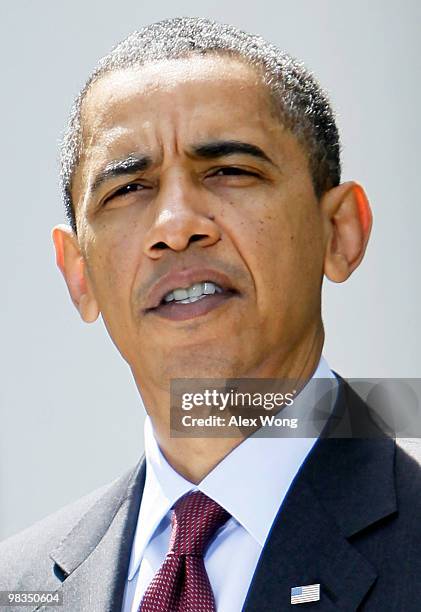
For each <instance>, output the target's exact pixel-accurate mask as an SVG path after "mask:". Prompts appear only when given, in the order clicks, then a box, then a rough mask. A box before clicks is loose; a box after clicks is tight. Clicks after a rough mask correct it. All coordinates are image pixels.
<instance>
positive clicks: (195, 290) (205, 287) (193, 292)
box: [164, 281, 222, 304]
mask: <svg viewBox="0 0 421 612" xmlns="http://www.w3.org/2000/svg"><path fill="white" fill-rule="evenodd" d="M212 293H222V289H221V287H219V285H215V283H211V282H210V281H205V282H203V283H194V284H193V285H190V287H187V288H186V289H183V288H177V289H174V290H173V291H170V292H169V293H167V294H166V295H165V296H164V301H165V302H172V300H175V301H177V302H178V301H180V302H182V303H185V304H187V303H190V302H195V301H196V300H200V299H201V298H202V297H204V296H205V295H211V294H212Z"/></svg>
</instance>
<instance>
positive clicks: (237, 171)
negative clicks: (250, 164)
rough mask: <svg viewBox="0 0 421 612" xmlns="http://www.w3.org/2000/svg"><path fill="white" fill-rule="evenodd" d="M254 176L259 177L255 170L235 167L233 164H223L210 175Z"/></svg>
mask: <svg viewBox="0 0 421 612" xmlns="http://www.w3.org/2000/svg"><path fill="white" fill-rule="evenodd" d="M242 175H245V176H256V177H259V174H258V173H257V172H252V171H251V170H245V169H244V168H237V167H235V166H224V167H223V168H217V170H215V171H214V172H213V173H212V174H211V175H210V176H211V177H212V176H242Z"/></svg>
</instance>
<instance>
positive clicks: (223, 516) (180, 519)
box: [170, 491, 230, 556]
mask: <svg viewBox="0 0 421 612" xmlns="http://www.w3.org/2000/svg"><path fill="white" fill-rule="evenodd" d="M229 518H230V514H229V513H228V512H227V511H226V510H224V508H221V506H220V505H219V504H217V503H216V502H215V501H213V499H211V498H210V497H208V496H207V495H205V494H204V493H202V492H201V491H192V492H190V493H186V495H183V497H180V499H179V500H178V501H177V503H176V504H175V506H174V510H173V514H172V532H171V541H170V551H171V552H172V553H175V554H176V555H200V556H203V555H204V553H205V550H206V548H207V546H208V545H209V543H210V541H211V539H212V537H213V536H214V534H215V533H216V531H217V530H218V529H219V528H220V527H222V525H223V524H224V523H226V521H227V520H228V519H229Z"/></svg>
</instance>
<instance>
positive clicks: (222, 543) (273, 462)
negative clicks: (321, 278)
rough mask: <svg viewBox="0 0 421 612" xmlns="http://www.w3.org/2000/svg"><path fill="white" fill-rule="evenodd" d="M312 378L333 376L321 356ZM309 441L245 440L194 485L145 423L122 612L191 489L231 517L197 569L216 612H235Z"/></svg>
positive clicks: (304, 400)
mask: <svg viewBox="0 0 421 612" xmlns="http://www.w3.org/2000/svg"><path fill="white" fill-rule="evenodd" d="M313 378H333V379H334V378H335V376H334V374H333V372H332V371H331V370H330V369H329V367H328V365H327V363H326V361H325V359H324V358H323V357H322V358H321V359H320V362H319V365H318V367H317V369H316V371H315V372H314V374H313ZM305 392H306V387H304V389H303V390H302V391H301V392H300V394H299V395H298V396H297V400H298V399H300V400H301V407H304V409H305V410H306V411H307V414H308V413H309V412H310V411H311V408H312V405H314V398H313V399H312V398H310V397H309V396H308V394H307V396H306V393H305ZM297 400H296V401H297ZM294 414H295V412H294ZM260 433H261V432H260ZM316 439H317V438H316V437H306V438H290V437H258V436H255V435H252V436H249V437H248V438H246V439H245V440H244V441H243V442H241V444H239V445H238V446H237V447H235V448H234V449H233V450H232V451H231V452H230V453H229V454H228V455H227V456H226V457H225V458H224V459H223V460H222V461H221V462H220V463H219V464H218V465H217V466H216V467H215V468H214V469H213V470H212V471H211V472H209V474H208V475H207V476H206V477H205V478H204V479H203V480H202V481H201V482H200V483H199V484H198V485H194V484H193V483H191V482H189V481H188V480H186V479H185V478H183V476H181V475H180V474H179V473H178V472H176V471H175V470H174V469H173V468H172V467H171V465H170V464H169V463H168V462H167V461H166V459H165V457H164V456H163V454H162V452H161V451H160V449H159V446H158V444H157V442H156V439H155V437H154V434H153V429H152V424H151V421H150V419H149V417H147V418H146V421H145V457H146V481H145V488H144V492H143V496H142V502H141V505H140V510H139V517H138V522H137V528H136V532H135V537H134V541H133V547H132V553H131V559H130V565H129V572H128V577H127V582H126V589H125V594H124V600H123V612H137V610H138V608H139V605H140V602H141V599H142V596H143V594H144V592H145V590H146V589H147V587H148V585H149V583H150V582H151V580H152V578H153V577H154V575H155V574H156V572H157V571H158V570H159V568H160V566H161V565H162V562H163V561H164V559H165V556H166V554H167V551H168V544H169V540H170V533H171V508H172V506H173V505H174V504H175V502H176V501H177V500H178V499H179V498H180V497H181V496H182V495H184V494H185V493H187V492H188V491H196V490H199V491H202V492H203V493H205V494H206V495H207V496H208V497H211V498H212V499H213V500H215V501H216V502H217V503H219V504H220V505H221V506H222V507H223V508H225V510H227V511H228V512H229V513H230V515H231V518H230V519H229V520H228V521H227V523H226V524H225V525H224V526H223V527H222V528H221V529H220V530H219V531H218V533H217V535H216V537H215V538H214V540H213V541H212V542H211V544H210V546H209V547H208V549H207V551H206V554H205V557H204V563H205V567H206V571H207V573H208V576H209V580H210V584H211V586H212V591H213V593H214V597H215V602H216V607H217V610H218V612H240V610H241V609H242V607H243V605H244V601H245V598H246V595H247V591H248V589H249V586H250V583H251V580H252V578H253V574H254V571H255V569H256V565H257V562H258V560H259V557H260V554H261V552H262V548H263V546H264V544H265V541H266V538H267V536H268V534H269V531H270V528H271V526H272V523H273V521H274V519H275V517H276V515H277V513H278V510H279V508H280V506H281V504H282V502H283V500H284V497H285V495H286V493H287V491H288V489H289V487H290V485H291V483H292V481H293V479H294V477H295V475H296V474H297V472H298V470H299V468H300V467H301V464H302V463H303V462H304V459H305V458H306V456H307V454H308V453H309V451H310V450H311V448H312V446H313V444H314V443H315V441H316Z"/></svg>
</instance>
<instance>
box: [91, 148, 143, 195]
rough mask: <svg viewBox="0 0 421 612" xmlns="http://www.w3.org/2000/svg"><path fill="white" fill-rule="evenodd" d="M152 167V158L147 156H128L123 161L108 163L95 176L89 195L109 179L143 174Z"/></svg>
mask: <svg viewBox="0 0 421 612" xmlns="http://www.w3.org/2000/svg"><path fill="white" fill-rule="evenodd" d="M151 165H152V158H151V157H149V156H148V155H133V154H130V155H128V156H127V157H125V158H124V159H116V160H114V161H112V162H109V163H108V164H107V165H106V166H105V168H103V169H102V170H101V171H100V172H98V174H97V175H96V177H95V179H94V181H93V183H92V186H91V189H90V191H91V193H94V192H95V191H97V190H98V189H99V187H100V186H101V185H102V184H103V183H105V182H106V181H109V180H110V179H113V178H116V177H118V176H125V175H129V174H136V173H137V172H143V171H144V170H147V169H148V168H149V167H150V166H151Z"/></svg>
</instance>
